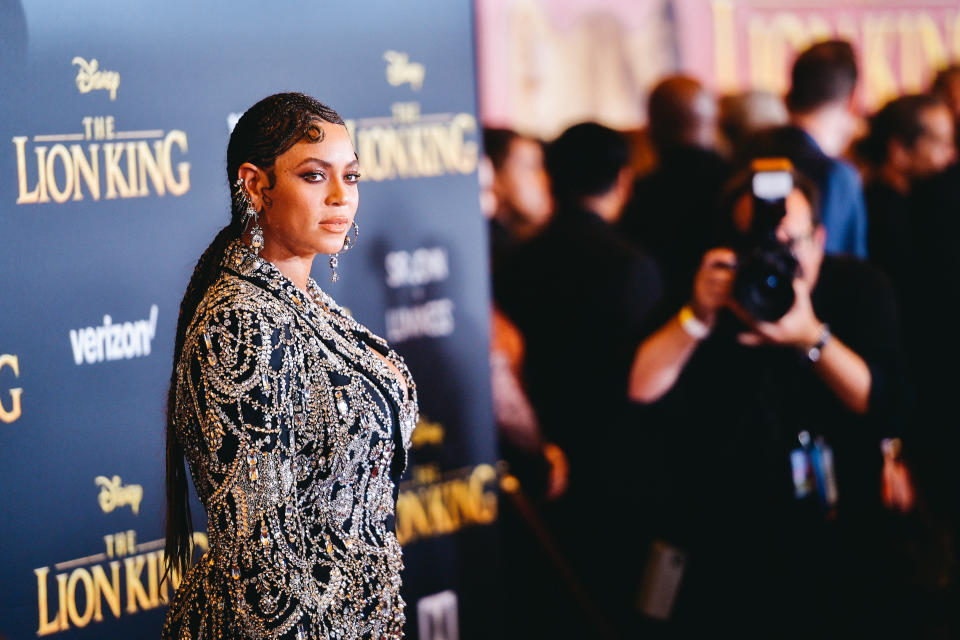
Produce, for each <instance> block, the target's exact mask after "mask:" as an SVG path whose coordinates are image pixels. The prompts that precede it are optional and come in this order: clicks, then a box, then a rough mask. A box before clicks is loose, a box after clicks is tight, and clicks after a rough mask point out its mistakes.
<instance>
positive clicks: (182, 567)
mask: <svg viewBox="0 0 960 640" xmlns="http://www.w3.org/2000/svg"><path fill="white" fill-rule="evenodd" d="M321 121H325V122H329V123H331V124H339V125H342V124H343V119H342V118H341V117H340V116H339V114H337V112H336V111H334V110H333V109H331V108H330V107H328V106H327V105H325V104H323V103H321V102H319V101H317V100H315V99H314V98H311V97H310V96H307V95H304V94H302V93H278V94H275V95H272V96H268V97H266V98H264V99H263V100H261V101H260V102H258V103H256V104H255V105H253V106H252V107H250V108H249V109H248V110H247V111H246V112H245V113H244V114H243V116H241V117H240V120H238V121H237V124H236V126H235V127H234V128H233V132H232V133H231V134H230V142H229V144H228V145H227V185H228V188H230V189H233V184H234V182H235V181H236V180H237V175H238V172H239V169H240V165H242V164H244V163H246V162H249V163H251V164H254V165H256V166H257V167H259V168H260V169H262V170H264V172H266V174H267V186H266V187H265V188H264V190H263V202H264V205H265V206H268V207H269V206H270V198H269V193H268V192H269V191H270V190H271V189H272V188H273V187H274V185H275V184H276V177H275V175H274V173H273V166H274V162H275V161H276V159H277V156H279V155H281V154H282V153H284V152H285V151H287V150H288V149H290V147H292V146H293V145H295V144H296V143H297V142H299V141H300V140H308V141H310V142H320V141H321V140H322V139H323V129H322V128H321V124H320V123H321ZM245 208H246V203H245V199H244V198H237V197H234V198H232V205H231V211H230V222H229V223H228V224H227V225H226V226H225V227H224V228H223V229H221V230H220V232H219V233H217V235H216V237H214V239H213V242H211V243H210V246H209V247H207V249H206V250H205V251H204V252H203V254H202V255H201V256H200V259H199V260H198V261H197V266H196V267H195V268H194V270H193V275H192V276H191V277H190V283H189V284H188V285H187V290H186V293H184V294H183V301H182V302H181V303H180V315H179V316H178V318H177V333H176V340H175V342H174V348H173V372H172V373H171V375H170V389H169V391H168V393H167V445H166V448H167V478H166V485H167V486H166V489H167V519H166V548H165V555H166V570H165V571H164V578H166V576H167V574H168V573H170V572H171V571H177V572H179V573H180V574H181V575H183V574H184V573H186V570H187V568H188V567H189V565H190V557H191V550H192V549H191V540H192V529H193V521H192V518H191V515H190V501H189V496H188V490H187V471H186V467H185V465H184V451H183V447H182V446H181V444H180V441H179V440H178V438H177V433H176V424H175V417H176V384H177V367H178V365H179V363H180V358H181V355H182V353H181V352H182V351H183V343H184V341H185V340H186V335H187V328H188V327H189V326H190V322H191V320H192V319H193V316H194V314H195V313H196V311H197V307H198V306H199V305H200V302H201V300H203V297H204V295H206V293H207V290H208V289H209V288H210V286H211V285H212V284H213V283H214V282H215V281H216V279H217V276H218V275H219V274H220V263H221V261H222V259H223V255H224V253H225V251H226V249H227V247H228V246H229V244H230V243H231V242H232V241H234V240H236V239H237V238H239V237H240V236H241V235H242V234H243V231H244V229H243V216H244V213H245Z"/></svg>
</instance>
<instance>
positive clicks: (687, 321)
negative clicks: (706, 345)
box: [677, 305, 710, 340]
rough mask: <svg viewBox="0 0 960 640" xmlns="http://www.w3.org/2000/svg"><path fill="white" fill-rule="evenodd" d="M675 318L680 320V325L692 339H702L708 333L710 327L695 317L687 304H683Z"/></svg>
mask: <svg viewBox="0 0 960 640" xmlns="http://www.w3.org/2000/svg"><path fill="white" fill-rule="evenodd" d="M677 319H678V320H679V321H680V326H681V327H683V330H684V331H686V332H687V335H688V336H690V337H691V338H693V339H694V340H703V339H704V338H706V337H707V336H708V335H710V327H708V326H707V325H706V324H705V323H703V322H701V321H700V319H699V318H697V316H696V314H694V313H693V309H691V308H690V306H689V305H684V307H683V308H682V309H680V314H679V315H678V316H677Z"/></svg>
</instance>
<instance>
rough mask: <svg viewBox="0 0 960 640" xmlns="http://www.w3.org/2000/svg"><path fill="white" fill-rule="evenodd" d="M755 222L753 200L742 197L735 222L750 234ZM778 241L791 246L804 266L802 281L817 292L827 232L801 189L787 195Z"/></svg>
mask: <svg viewBox="0 0 960 640" xmlns="http://www.w3.org/2000/svg"><path fill="white" fill-rule="evenodd" d="M752 220H753V199H752V198H751V196H750V195H749V194H748V195H746V196H744V197H743V198H741V199H740V200H739V201H738V202H737V205H736V207H735V208H734V223H735V224H736V226H737V229H739V230H740V231H741V232H742V233H747V232H748V231H749V229H750V225H751V223H752ZM777 240H779V241H780V242H782V243H784V244H787V245H789V246H790V249H791V251H793V255H794V257H795V258H796V259H797V262H799V263H800V275H799V278H800V279H801V280H803V281H804V282H805V283H806V284H807V285H808V286H809V288H810V289H813V286H814V284H816V282H817V277H818V276H819V275H820V265H821V264H822V263H823V256H824V246H825V245H826V242H827V233H826V229H825V228H824V226H823V225H822V224H820V225H815V224H814V223H813V209H812V208H811V206H810V201H809V200H807V197H806V196H805V195H804V194H803V192H802V191H800V190H799V189H794V190H793V191H792V192H791V193H790V195H788V196H787V200H786V215H784V216H783V220H781V221H780V226H779V227H777Z"/></svg>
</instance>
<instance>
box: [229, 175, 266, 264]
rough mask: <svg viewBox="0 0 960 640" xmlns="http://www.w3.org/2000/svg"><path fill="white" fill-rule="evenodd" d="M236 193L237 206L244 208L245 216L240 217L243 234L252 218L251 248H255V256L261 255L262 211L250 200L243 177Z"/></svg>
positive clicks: (235, 184)
mask: <svg viewBox="0 0 960 640" xmlns="http://www.w3.org/2000/svg"><path fill="white" fill-rule="evenodd" d="M234 186H235V187H236V190H235V193H234V196H233V197H234V203H235V204H236V205H237V208H242V209H243V217H242V218H241V219H240V227H241V229H242V231H241V234H240V235H241V236H242V235H243V233H245V232H246V230H247V226H248V225H249V224H250V220H253V227H252V228H251V229H250V248H251V249H252V250H253V254H254V255H255V256H258V257H259V256H260V249H262V248H263V229H261V228H260V212H259V211H257V210H256V209H255V208H254V206H253V202H251V201H250V196H249V195H248V194H247V189H246V185H245V184H244V182H243V178H238V179H237V181H236V183H234Z"/></svg>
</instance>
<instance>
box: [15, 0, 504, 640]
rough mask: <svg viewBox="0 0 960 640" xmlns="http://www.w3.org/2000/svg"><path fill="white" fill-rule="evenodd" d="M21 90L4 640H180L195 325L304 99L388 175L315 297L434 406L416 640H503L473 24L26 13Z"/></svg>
mask: <svg viewBox="0 0 960 640" xmlns="http://www.w3.org/2000/svg"><path fill="white" fill-rule="evenodd" d="M0 65H2V67H0V90H2V99H0V100H2V102H0V104H2V114H0V115H2V117H0V243H2V244H0V269H2V273H0V447H2V451H3V453H2V460H3V465H2V467H0V481H2V486H3V490H2V492H0V513H2V514H3V516H4V520H5V522H4V526H3V527H2V529H0V575H2V577H3V579H2V581H0V637H3V636H5V637H8V638H30V637H36V636H38V635H40V636H46V635H57V636H58V637H63V638H150V637H157V635H158V634H159V629H160V626H161V621H162V618H163V615H164V613H165V611H166V606H165V602H166V601H167V599H168V597H169V593H168V592H167V589H166V588H165V587H161V586H160V585H158V583H157V577H158V569H159V566H160V564H161V563H162V543H163V541H162V537H163V526H162V525H163V508H164V501H163V500H164V496H163V491H162V486H163V484H162V481H163V425H164V417H163V416H164V401H165V397H166V386H167V381H168V379H169V374H170V363H171V358H172V345H173V336H174V329H175V325H176V314H177V309H178V305H179V301H180V298H181V296H182V294H183V290H184V288H185V286H186V283H187V280H188V277H189V274H190V273H191V272H192V270H193V265H194V263H195V261H196V259H197V257H198V256H199V254H200V253H201V251H202V250H203V249H204V248H205V247H206V246H207V244H208V243H209V241H210V240H211V239H212V237H213V235H214V233H215V232H216V231H217V230H218V229H219V228H220V227H221V226H223V225H224V224H225V223H226V221H227V220H228V217H229V206H228V205H229V201H228V192H227V185H226V177H225V171H224V165H225V157H226V145H227V139H228V136H229V133H230V128H231V126H232V124H233V122H235V120H236V118H237V117H238V116H239V114H240V113H242V111H243V110H244V109H245V108H246V107H248V106H250V105H251V104H253V103H254V102H256V101H257V100H258V99H260V98H262V97H264V96H266V95H268V94H271V93H274V92H277V91H287V90H296V91H303V92H305V93H309V94H311V95H314V96H316V97H318V98H319V99H321V100H322V101H324V102H327V103H328V104H330V105H332V106H333V107H334V108H336V109H337V110H338V111H339V112H340V113H341V114H342V115H343V116H344V117H345V118H346V119H348V120H349V122H348V126H349V128H350V130H351V133H352V135H353V137H354V140H355V144H356V147H357V150H358V153H359V155H360V161H361V165H362V169H361V170H362V173H363V174H364V178H363V180H362V183H361V187H360V207H359V211H358V215H357V222H358V224H359V226H360V230H361V232H360V239H359V243H358V245H357V247H356V248H355V249H353V250H352V251H351V252H350V253H349V254H347V255H345V256H344V257H343V258H342V260H341V268H340V271H341V276H342V277H341V279H340V280H339V281H338V282H337V283H336V284H329V269H328V267H327V265H326V260H325V259H323V257H322V256H321V257H320V258H319V259H318V260H317V261H316V268H315V273H314V276H315V277H316V278H317V280H318V282H320V283H321V286H324V288H325V289H326V290H327V291H329V292H330V293H331V294H332V295H333V296H334V297H335V298H336V299H337V300H338V301H339V302H340V303H341V304H343V305H345V306H347V307H348V308H350V309H351V310H352V312H353V314H354V316H355V317H357V318H358V319H359V320H360V321H361V322H363V323H364V324H366V325H367V326H369V327H370V328H371V329H372V330H373V331H375V332H376V333H378V334H380V335H384V336H385V337H387V338H388V339H389V340H390V341H391V343H392V344H393V345H394V346H395V347H396V348H397V350H398V351H399V352H400V353H401V354H403V355H404V356H405V358H406V359H407V361H408V363H409V365H410V367H411V369H412V371H413V374H414V377H415V378H416V380H417V382H418V386H419V391H420V401H421V411H422V419H421V423H420V425H419V427H418V429H417V432H416V434H415V436H414V447H415V448H414V451H413V454H412V460H411V462H412V465H411V468H410V471H409V472H408V477H407V478H406V479H405V481H404V482H403V484H402V485H401V487H400V489H401V491H400V499H399V504H398V519H397V529H398V537H399V538H400V540H401V543H402V544H403V545H404V552H405V562H406V565H407V569H406V571H405V573H404V580H405V587H404V588H405V593H404V597H405V599H406V600H407V603H408V605H407V619H408V621H409V624H408V631H407V633H408V636H409V637H417V636H418V633H419V634H420V637H447V638H454V637H456V634H459V636H460V637H462V638H481V637H493V636H495V635H497V634H496V631H495V629H496V615H495V606H494V602H493V598H494V595H495V591H496V589H495V583H494V577H495V572H496V564H497V560H496V556H495V553H494V551H495V545H494V539H495V536H494V533H493V523H494V521H495V519H496V516H497V513H496V469H495V466H494V461H495V460H496V451H495V444H494V434H493V426H492V423H493V421H492V416H491V409H490V403H489V373H488V355H487V354H488V351H487V349H488V337H487V335H488V334H487V331H488V328H487V321H488V284H487V275H486V274H487V264H486V240H485V233H484V226H483V223H482V218H481V215H480V212H479V209H478V204H477V202H478V199H477V178H476V167H477V154H478V152H479V150H478V146H479V138H480V136H479V125H478V123H477V118H476V88H475V71H474V69H475V64H474V52H473V11H472V6H471V3H470V2H468V1H467V0H457V1H451V0H435V1H432V2H409V3H395V2H387V1H385V0H377V1H370V2H365V3H362V4H360V5H358V4H353V3H351V4H347V3H316V2H313V3H307V2H283V3H274V4H269V3H261V2H247V1H244V2H239V1H232V2H224V1H216V2H202V3H200V2H191V1H187V0H168V1H167V2H164V3H149V4H142V3H131V2H122V1H120V0H113V1H108V0H95V1H94V0H88V1H86V2H83V3H63V2H55V1H54V0H24V1H23V2H17V1H16V0H3V1H2V2H0ZM194 517H195V528H196V530H197V532H198V533H197V534H196V536H195V538H196V540H197V543H198V546H199V547H200V549H201V550H202V549H203V547H204V546H205V538H204V536H203V530H204V515H203V511H202V509H200V508H199V506H195V509H194ZM444 634H446V635H444Z"/></svg>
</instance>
